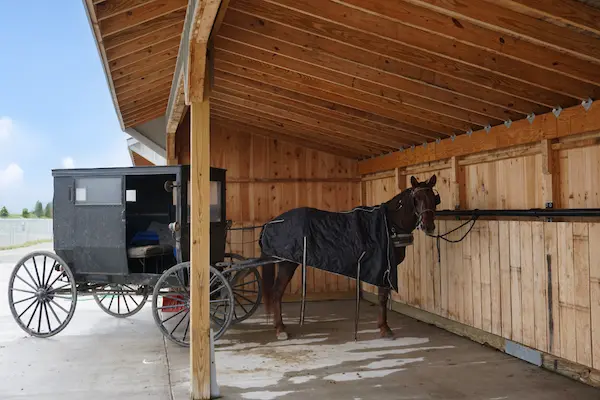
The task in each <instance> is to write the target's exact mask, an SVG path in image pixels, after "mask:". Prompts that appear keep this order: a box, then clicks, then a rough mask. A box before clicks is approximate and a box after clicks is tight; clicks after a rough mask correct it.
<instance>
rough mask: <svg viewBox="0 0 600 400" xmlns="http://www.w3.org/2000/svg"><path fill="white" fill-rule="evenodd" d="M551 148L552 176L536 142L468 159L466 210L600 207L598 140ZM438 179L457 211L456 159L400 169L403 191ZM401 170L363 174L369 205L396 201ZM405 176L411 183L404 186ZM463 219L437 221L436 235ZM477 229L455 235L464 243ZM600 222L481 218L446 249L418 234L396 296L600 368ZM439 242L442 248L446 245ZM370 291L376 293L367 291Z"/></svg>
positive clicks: (463, 163)
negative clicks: (548, 202) (392, 194)
mask: <svg viewBox="0 0 600 400" xmlns="http://www.w3.org/2000/svg"><path fill="white" fill-rule="evenodd" d="M592 136H593V137H591V138H590V137H587V138H584V137H580V138H578V139H574V140H570V141H557V142H554V143H550V144H549V146H550V147H549V148H550V154H549V157H551V158H552V160H555V161H554V167H552V168H550V169H549V170H548V171H547V172H550V174H546V175H548V176H549V181H548V182H550V183H545V181H544V180H545V179H546V178H545V177H544V173H545V170H544V165H543V164H544V163H545V162H546V161H545V159H544V157H545V156H544V153H543V152H541V151H540V150H539V148H538V147H537V146H528V147H521V148H514V149H511V150H510V152H506V151H496V152H490V153H485V154H479V155H474V156H469V157H465V158H462V159H460V160H458V161H457V163H458V165H459V167H458V170H457V172H456V175H457V176H456V178H457V179H458V183H459V185H458V186H459V191H460V195H459V197H460V199H461V200H460V204H459V205H460V208H462V209H473V208H480V209H527V208H543V207H544V205H545V203H544V201H545V190H548V189H547V187H545V185H550V186H551V187H552V189H553V190H554V191H555V193H554V194H553V196H552V197H551V198H552V200H553V202H554V207H555V208H556V207H560V208H600V194H599V193H598V192H599V190H600V189H598V187H599V186H600V176H599V174H600V146H599V145H598V144H597V140H598V139H597V134H594V135H592ZM411 172H412V175H415V176H416V177H417V178H418V179H419V180H424V179H427V178H429V177H430V176H431V174H432V173H435V174H436V175H437V176H438V184H437V185H436V186H437V190H438V192H439V193H440V196H441V199H442V205H441V207H440V208H441V209H449V208H452V203H451V202H450V200H451V198H452V190H453V189H452V184H451V183H452V179H453V176H452V169H451V163H450V161H441V162H437V163H428V164H421V165H412V166H410V167H406V168H405V169H404V168H403V169H400V173H402V174H406V175H402V178H401V179H400V183H399V186H402V185H407V184H409V179H410V175H411ZM395 174H396V171H388V173H387V175H386V173H380V176H381V177H379V178H376V177H374V176H365V177H363V183H362V185H363V190H364V191H365V199H366V200H367V202H368V203H369V204H376V203H379V202H381V201H383V200H384V199H386V198H387V197H388V196H389V191H390V189H389V188H388V187H389V186H391V187H394V183H395V181H394V179H393V178H392V176H394V175H395ZM403 179H406V181H404V180H403ZM464 222H465V221H464V220H463V221H454V220H450V219H448V220H440V219H438V220H437V221H436V227H437V231H438V233H445V232H448V231H450V230H452V229H455V228H457V227H458V226H459V225H461V224H462V223H464ZM469 226H470V224H469V225H467V226H465V227H463V228H461V229H459V230H458V231H456V232H455V233H453V234H451V235H450V236H449V237H448V238H449V239H451V240H456V239H459V238H460V237H462V236H463V235H464V234H465V233H466V231H467V229H468V228H469ZM599 240H600V222H594V221H573V222H564V221H563V222H546V221H543V220H541V219H540V220H539V221H528V220H519V221H517V220H511V221H508V220H479V221H477V222H476V223H475V225H474V227H473V229H472V230H471V232H470V233H469V234H468V235H467V236H466V238H465V240H463V241H462V242H460V243H447V242H445V241H443V240H442V241H440V242H439V244H438V243H437V242H436V240H435V239H432V238H429V237H426V236H425V235H424V234H423V233H422V232H416V233H415V243H414V245H413V246H410V247H408V248H407V255H406V259H405V261H404V262H403V263H402V264H401V265H400V266H399V267H398V281H399V292H398V293H393V299H394V300H395V301H398V302H400V303H403V304H406V305H409V306H412V307H416V308H419V309H422V310H425V311H428V312H431V313H434V314H436V315H439V316H442V317H445V318H448V319H450V320H453V321H457V322H460V323H462V324H465V325H468V326H471V327H475V328H478V329H481V330H483V331H485V332H489V333H492V334H495V335H498V336H502V337H504V338H506V339H509V340H512V341H515V342H518V343H521V344H523V345H526V346H528V347H531V348H534V349H537V350H540V351H543V352H545V353H548V354H552V355H554V356H557V357H560V358H562V359H565V360H568V361H572V362H575V363H578V364H581V365H584V366H586V367H590V368H594V369H600V335H598V334H593V332H598V331H600V250H599V249H598V245H597V243H598V241H599ZM438 245H439V247H438ZM365 290H367V291H369V292H374V288H373V287H369V286H366V285H365Z"/></svg>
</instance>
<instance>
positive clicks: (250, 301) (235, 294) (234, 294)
mask: <svg viewBox="0 0 600 400" xmlns="http://www.w3.org/2000/svg"><path fill="white" fill-rule="evenodd" d="M233 296H234V297H235V296H240V297H241V298H242V299H244V300H246V301H247V302H248V303H250V304H254V302H253V301H252V300H250V299H249V298H247V297H246V296H244V295H241V294H239V293H236V292H233Z"/></svg>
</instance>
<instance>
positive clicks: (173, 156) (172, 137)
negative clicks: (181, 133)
mask: <svg viewBox="0 0 600 400" xmlns="http://www.w3.org/2000/svg"><path fill="white" fill-rule="evenodd" d="M176 137H177V133H176V132H173V133H167V165H175V164H177V163H178V162H179V159H178V157H177V146H176Z"/></svg>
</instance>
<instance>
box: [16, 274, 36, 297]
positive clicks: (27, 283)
mask: <svg viewBox="0 0 600 400" xmlns="http://www.w3.org/2000/svg"><path fill="white" fill-rule="evenodd" d="M15 278H19V280H20V281H21V282H23V283H24V284H26V285H27V286H29V287H30V288H32V289H33V290H35V291H37V289H38V288H36V287H33V286H32V285H31V284H30V283H29V282H27V281H26V280H25V279H23V278H21V277H20V276H19V275H16V274H15ZM13 290H18V289H14V288H13ZM33 293H36V292H33Z"/></svg>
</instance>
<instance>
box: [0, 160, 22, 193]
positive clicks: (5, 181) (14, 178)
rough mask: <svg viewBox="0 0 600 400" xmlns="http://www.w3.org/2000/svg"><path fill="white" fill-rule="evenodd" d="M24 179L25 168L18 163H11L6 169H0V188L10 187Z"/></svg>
mask: <svg viewBox="0 0 600 400" xmlns="http://www.w3.org/2000/svg"><path fill="white" fill-rule="evenodd" d="M22 181H23V170H22V169H21V167H19V166H18V165H17V164H15V163H11V164H9V165H8V167H6V168H5V169H0V189H8V188H9V187H10V186H12V185H15V184H17V183H21V182H22Z"/></svg>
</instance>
